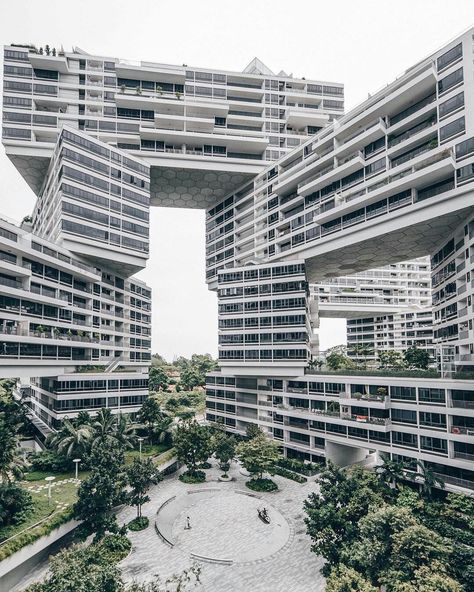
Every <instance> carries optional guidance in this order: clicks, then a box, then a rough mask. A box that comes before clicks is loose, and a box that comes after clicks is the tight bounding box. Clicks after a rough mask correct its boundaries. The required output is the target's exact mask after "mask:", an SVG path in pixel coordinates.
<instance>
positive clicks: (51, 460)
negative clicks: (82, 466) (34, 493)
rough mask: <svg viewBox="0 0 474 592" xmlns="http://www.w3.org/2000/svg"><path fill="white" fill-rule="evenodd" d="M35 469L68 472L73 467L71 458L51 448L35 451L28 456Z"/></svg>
mask: <svg viewBox="0 0 474 592" xmlns="http://www.w3.org/2000/svg"><path fill="white" fill-rule="evenodd" d="M28 460H29V461H30V463H31V468H32V470H33V471H44V472H50V473H66V472H68V471H70V470H72V468H73V462H72V461H71V459H68V458H65V457H64V456H60V455H59V454H56V453H55V452H52V451H51V450H43V451H42V452H35V453H34V454H31V455H30V456H29V458H28Z"/></svg>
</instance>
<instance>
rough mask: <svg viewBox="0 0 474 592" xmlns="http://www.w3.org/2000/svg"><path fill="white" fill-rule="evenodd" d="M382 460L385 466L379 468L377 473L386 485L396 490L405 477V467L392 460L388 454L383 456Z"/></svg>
mask: <svg viewBox="0 0 474 592" xmlns="http://www.w3.org/2000/svg"><path fill="white" fill-rule="evenodd" d="M382 459H383V464H381V465H379V466H378V467H377V469H376V472H377V474H378V475H379V477H380V479H381V481H382V482H383V483H384V484H385V485H387V486H388V487H390V488H391V489H395V488H397V487H398V485H399V484H400V483H401V481H402V480H403V478H404V476H405V470H404V465H403V463H402V462H400V461H398V460H392V459H391V458H390V457H389V456H388V455H387V454H383V455H382Z"/></svg>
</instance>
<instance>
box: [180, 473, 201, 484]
mask: <svg viewBox="0 0 474 592" xmlns="http://www.w3.org/2000/svg"><path fill="white" fill-rule="evenodd" d="M179 480H180V481H182V482H183V483H189V484H195V483H204V481H205V480H206V473H205V472H204V471H194V472H193V473H189V472H188V471H186V473H183V474H182V475H180V476H179Z"/></svg>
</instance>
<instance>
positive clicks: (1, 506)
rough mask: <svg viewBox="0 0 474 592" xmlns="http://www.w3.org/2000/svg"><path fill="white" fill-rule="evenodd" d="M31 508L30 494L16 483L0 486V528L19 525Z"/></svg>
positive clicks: (31, 499)
mask: <svg viewBox="0 0 474 592" xmlns="http://www.w3.org/2000/svg"><path fill="white" fill-rule="evenodd" d="M32 508H33V498H32V497H31V494H30V493H29V492H28V491H26V489H23V488H22V487H20V486H19V485H17V484H16V483H1V484H0V528H4V527H5V526H9V525H10V524H21V523H22V522H23V521H24V520H26V518H27V517H28V515H29V514H30V512H31V510H32Z"/></svg>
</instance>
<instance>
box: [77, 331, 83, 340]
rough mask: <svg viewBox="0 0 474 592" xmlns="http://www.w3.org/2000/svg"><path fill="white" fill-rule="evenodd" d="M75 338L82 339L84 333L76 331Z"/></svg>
mask: <svg viewBox="0 0 474 592" xmlns="http://www.w3.org/2000/svg"><path fill="white" fill-rule="evenodd" d="M77 336H78V337H80V338H81V339H82V337H84V331H78V332H77Z"/></svg>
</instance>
